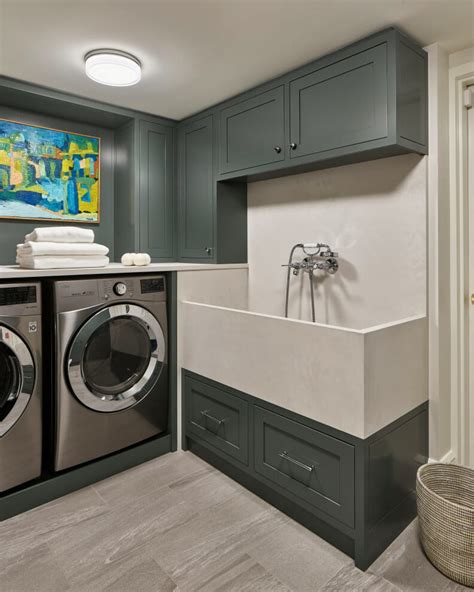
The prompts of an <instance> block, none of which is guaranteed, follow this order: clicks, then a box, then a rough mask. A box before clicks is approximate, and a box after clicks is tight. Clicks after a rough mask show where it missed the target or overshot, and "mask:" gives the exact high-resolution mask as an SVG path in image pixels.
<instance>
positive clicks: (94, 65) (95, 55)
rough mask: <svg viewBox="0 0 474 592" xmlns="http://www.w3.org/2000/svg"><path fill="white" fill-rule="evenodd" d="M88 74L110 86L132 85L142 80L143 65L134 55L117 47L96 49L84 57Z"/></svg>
mask: <svg viewBox="0 0 474 592" xmlns="http://www.w3.org/2000/svg"><path fill="white" fill-rule="evenodd" d="M84 63H85V67H86V74H87V76H89V78H90V79H91V80H94V81H95V82H98V83H99V84H107V85H108V86H132V84H137V82H140V79H141V77H142V66H141V64H140V61H139V60H137V58H136V57H135V56H133V55H130V54H129V53H125V52H124V51H119V50H116V49H95V50H94V51H90V52H89V53H87V54H86V55H85V57H84Z"/></svg>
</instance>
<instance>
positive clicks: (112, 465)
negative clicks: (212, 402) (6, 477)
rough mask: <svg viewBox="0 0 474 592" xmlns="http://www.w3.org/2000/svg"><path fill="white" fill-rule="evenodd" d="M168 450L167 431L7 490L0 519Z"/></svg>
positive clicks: (2, 498)
mask: <svg viewBox="0 0 474 592" xmlns="http://www.w3.org/2000/svg"><path fill="white" fill-rule="evenodd" d="M171 451H172V446H171V435H170V434H166V435H164V436H161V437H159V438H154V439H152V440H148V441H147V442H144V443H142V444H137V445H135V446H133V447H131V448H128V449H126V450H123V451H120V452H117V453H115V454H112V455H110V456H107V457H105V458H101V459H99V460H96V461H93V462H90V463H88V464H86V465H82V466H80V467H76V468H73V469H70V470H67V471H63V472H62V473H58V474H55V475H51V476H47V477H43V478H41V479H39V480H38V481H36V482H32V483H30V484H27V485H26V486H24V487H23V486H22V487H20V488H18V489H16V490H12V491H11V492H6V493H5V494H2V495H1V496H0V522H1V521H2V520H7V519H8V518H11V517H12V516H15V515H17V514H21V513H22V512H26V511H27V510H31V509H32V508H35V507H37V506H41V505H43V504H45V503H47V502H50V501H52V500H54V499H57V498H58V497H62V496H63V495H67V494H68V493H72V492H73V491H76V490H78V489H82V488H83V487H86V486H88V485H92V484H93V483H96V482H97V481H101V480H102V479H106V478H107V477H110V476H111V475H115V474H116V473H120V472H121V471H125V470H127V469H130V468H132V467H134V466H136V465H139V464H141V463H144V462H147V461H149V460H152V459H154V458H156V457H158V456H161V455H162V454H166V453H167V452H171Z"/></svg>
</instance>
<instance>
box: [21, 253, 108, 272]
mask: <svg viewBox="0 0 474 592" xmlns="http://www.w3.org/2000/svg"><path fill="white" fill-rule="evenodd" d="M17 263H18V264H19V265H20V267H23V268H25V269H77V268H79V267H87V268H88V267H107V265H108V264H109V258H108V257H101V256H99V255H93V256H87V255H86V256H84V257H82V256H77V257H61V256H59V255H58V256H54V257H47V256H40V257H19V258H18V259H17Z"/></svg>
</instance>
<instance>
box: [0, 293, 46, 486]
mask: <svg viewBox="0 0 474 592" xmlns="http://www.w3.org/2000/svg"><path fill="white" fill-rule="evenodd" d="M41 401H42V372H41V293H40V285H39V284H36V283H29V284H16V283H15V284H0V492H3V491H6V490H8V489H11V488H12V487H16V486H18V485H21V484H23V483H26V482H27V481H31V480H32V479H35V478H37V477H39V476H40V474H41V462H42V458H41V455H42V452H41V451H42V445H41V441H42V403H41Z"/></svg>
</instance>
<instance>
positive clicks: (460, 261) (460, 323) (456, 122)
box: [449, 62, 474, 464]
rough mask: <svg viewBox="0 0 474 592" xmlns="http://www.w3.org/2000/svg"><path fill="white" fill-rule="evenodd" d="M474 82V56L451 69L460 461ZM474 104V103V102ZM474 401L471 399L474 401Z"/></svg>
mask: <svg viewBox="0 0 474 592" xmlns="http://www.w3.org/2000/svg"><path fill="white" fill-rule="evenodd" d="M473 84H474V62H468V63H466V64H463V65H460V66H457V67H454V68H451V69H450V71H449V127H450V137H449V153H450V156H449V161H450V163H449V164H450V166H449V168H450V191H449V193H450V195H449V199H450V255H451V268H450V295H451V319H450V320H451V360H450V365H451V449H452V451H453V453H454V458H455V459H456V462H457V463H460V464H467V463H468V462H469V460H470V461H471V463H472V462H473V461H474V459H469V436H468V431H467V430H468V423H469V419H470V418H469V409H471V415H472V413H473V411H472V409H473V407H474V394H472V393H471V394H470V393H469V385H468V373H467V369H468V367H467V365H468V363H469V358H468V356H466V343H467V339H468V338H469V333H468V331H467V327H468V325H467V322H468V320H469V319H468V315H469V313H468V311H469V309H468V308H467V306H466V294H467V291H466V288H467V286H466V282H467V281H468V278H466V273H465V264H466V260H467V256H468V249H469V242H468V241H469V234H468V232H466V230H467V228H468V226H467V224H468V222H469V220H468V210H467V199H468V194H467V192H468V186H467V181H468V177H467V168H466V146H467V131H468V130H467V109H466V107H465V105H464V91H465V89H466V87H467V86H470V85H473ZM473 108H474V107H473ZM469 403H471V405H470V404H469ZM473 429H474V428H473Z"/></svg>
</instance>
